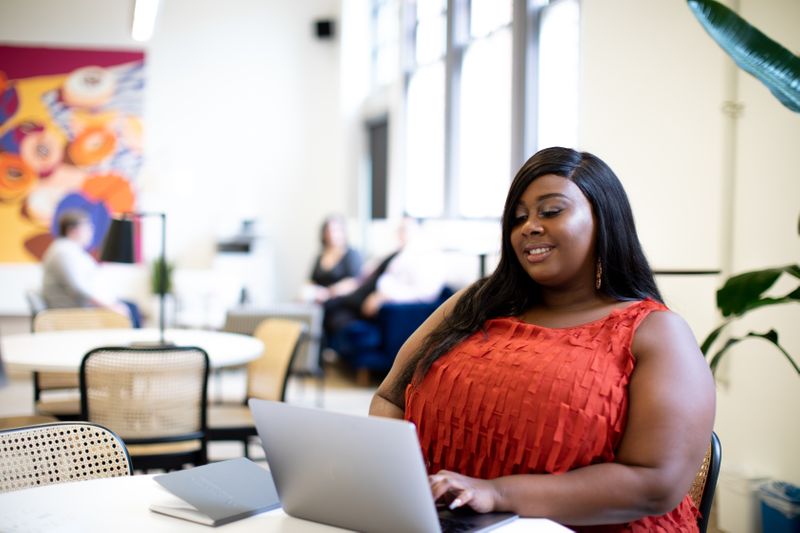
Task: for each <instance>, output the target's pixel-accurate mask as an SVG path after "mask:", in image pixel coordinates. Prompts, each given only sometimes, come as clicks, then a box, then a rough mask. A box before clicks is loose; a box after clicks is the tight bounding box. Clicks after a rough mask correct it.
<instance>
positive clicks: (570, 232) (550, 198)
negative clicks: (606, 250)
mask: <svg viewBox="0 0 800 533" xmlns="http://www.w3.org/2000/svg"><path fill="white" fill-rule="evenodd" d="M512 215H513V216H512V229H511V246H512V247H513V248H514V253H515V254H516V255H517V260H518V261H519V263H520V265H521V266H522V268H523V270H525V271H526V272H527V273H528V275H529V276H530V277H531V278H532V279H533V280H534V281H535V282H537V283H538V284H540V285H542V286H544V287H553V288H557V287H565V286H568V285H572V284H574V283H576V282H577V283H594V276H595V250H594V242H595V223H594V215H593V214H592V206H591V204H589V200H587V199H586V197H585V196H584V195H583V192H581V190H580V189H579V188H578V186H577V185H575V184H574V183H573V182H571V181H570V180H568V179H566V178H562V177H561V176H556V175H554V174H546V175H544V176H540V177H538V178H536V179H535V180H534V181H533V182H531V184H530V185H528V188H527V189H525V192H524V193H522V196H521V197H520V200H519V203H518V204H517V206H516V207H515V208H514V211H513V213H512Z"/></svg>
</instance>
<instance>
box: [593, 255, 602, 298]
mask: <svg viewBox="0 0 800 533" xmlns="http://www.w3.org/2000/svg"><path fill="white" fill-rule="evenodd" d="M602 284H603V263H601V262H600V259H598V260H597V268H596V269H595V276H594V288H595V289H597V290H598V291H599V290H600V286H601V285H602Z"/></svg>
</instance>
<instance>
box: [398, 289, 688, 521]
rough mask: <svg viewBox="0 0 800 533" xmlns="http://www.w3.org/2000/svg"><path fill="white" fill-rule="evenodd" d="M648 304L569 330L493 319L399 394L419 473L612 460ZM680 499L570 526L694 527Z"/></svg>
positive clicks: (487, 472) (552, 467)
mask: <svg viewBox="0 0 800 533" xmlns="http://www.w3.org/2000/svg"><path fill="white" fill-rule="evenodd" d="M664 310H666V307H665V306H664V305H662V304H660V303H657V302H655V301H653V300H649V299H647V300H643V301H640V302H635V303H633V304H631V305H629V306H627V307H625V308H623V309H615V310H614V311H612V312H611V313H610V314H609V315H608V316H606V317H605V318H602V319H600V320H595V321H593V322H590V323H588V324H583V325H580V326H575V327H571V328H546V327H542V326H536V325H533V324H528V323H526V322H523V321H521V320H519V319H517V318H512V317H506V318H495V319H491V320H487V321H486V323H485V333H484V332H483V331H478V332H476V333H474V334H473V335H471V336H470V337H468V338H467V339H466V340H464V341H463V342H462V343H460V344H459V345H458V346H456V347H455V348H454V349H453V350H451V351H450V352H449V353H447V354H446V355H444V356H443V357H441V358H439V360H437V361H436V362H435V363H434V364H433V366H432V367H431V369H430V370H429V371H428V374H427V375H426V376H425V378H424V379H423V380H422V383H420V384H419V385H418V386H416V387H412V386H411V385H409V387H408V389H407V390H406V407H405V418H406V420H409V421H411V422H413V423H414V424H415V425H416V426H417V431H418V433H419V439H420V445H421V446H422V453H423V456H424V457H425V461H426V464H427V467H428V472H430V473H435V472H438V471H439V470H441V469H447V470H452V471H454V472H459V473H461V474H464V475H467V476H470V477H476V478H482V479H493V478H496V477H499V476H507V475H512V474H543V473H551V474H558V473H563V472H567V471H569V470H572V469H575V468H580V467H582V466H586V465H591V464H595V463H604V462H612V461H614V458H615V450H616V449H617V447H618V446H619V443H620V440H621V438H622V434H623V432H624V430H625V425H626V419H627V411H628V382H629V381H630V376H631V372H632V371H633V368H634V365H635V364H636V362H635V360H634V358H633V355H632V353H631V343H632V341H633V334H634V332H635V331H636V328H637V327H638V325H639V324H640V323H641V321H642V320H643V319H644V318H645V317H646V316H647V315H648V314H650V313H651V312H653V311H664ZM697 516H698V512H697V510H696V508H695V507H694V505H693V504H692V501H691V499H690V498H689V496H687V497H686V498H684V499H683V501H681V503H680V504H679V505H678V507H676V508H675V509H674V510H673V511H671V512H669V513H667V514H665V515H662V516H650V517H646V518H643V519H641V520H637V521H636V522H631V523H629V524H619V525H612V526H592V527H578V528H575V529H576V530H577V531H637V532H639V531H642V532H643V531H664V532H674V531H680V532H683V531H686V532H688V531H697V530H698V528H697Z"/></svg>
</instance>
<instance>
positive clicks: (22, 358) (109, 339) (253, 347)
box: [0, 329, 264, 372]
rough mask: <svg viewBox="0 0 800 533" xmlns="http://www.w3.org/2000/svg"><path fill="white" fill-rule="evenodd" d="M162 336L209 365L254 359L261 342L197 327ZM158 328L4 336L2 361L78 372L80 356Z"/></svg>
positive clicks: (149, 336)
mask: <svg viewBox="0 0 800 533" xmlns="http://www.w3.org/2000/svg"><path fill="white" fill-rule="evenodd" d="M164 338H165V339H166V340H167V341H171V342H173V343H174V344H175V345H177V346H198V347H200V348H202V349H204V350H205V351H206V353H208V359H209V363H210V365H211V368H222V367H226V366H237V365H242V364H244V363H247V362H248V361H252V360H253V359H256V358H257V357H258V356H259V355H261V352H262V350H263V349H264V345H263V344H262V343H261V341H260V340H258V339H256V338H255V337H250V336H248V335H239V334H237V333H223V332H220V331H208V330H200V329H168V330H166V331H165V332H164ZM158 339H159V333H158V330H157V329H95V330H73V331H51V332H43V333H22V334H17V335H4V336H3V337H2V338H1V339H0V343H2V353H3V361H4V363H5V364H6V365H7V367H8V369H9V370H18V371H30V372H78V370H79V369H80V366H81V361H82V360H83V356H84V355H86V354H87V353H88V352H89V351H90V350H92V349H93V348H98V347H100V346H126V345H129V344H130V343H132V342H154V341H158Z"/></svg>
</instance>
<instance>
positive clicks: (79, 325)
mask: <svg viewBox="0 0 800 533" xmlns="http://www.w3.org/2000/svg"><path fill="white" fill-rule="evenodd" d="M130 327H132V324H131V319H130V318H129V317H127V316H125V315H121V314H119V313H115V312H114V311H111V310H109V309H102V308H99V307H76V308H63V309H45V310H44V311H41V312H39V313H38V314H37V315H36V316H35V317H34V319H33V331H34V332H36V333H41V332H43V331H63V330H71V329H125V328H130Z"/></svg>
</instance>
